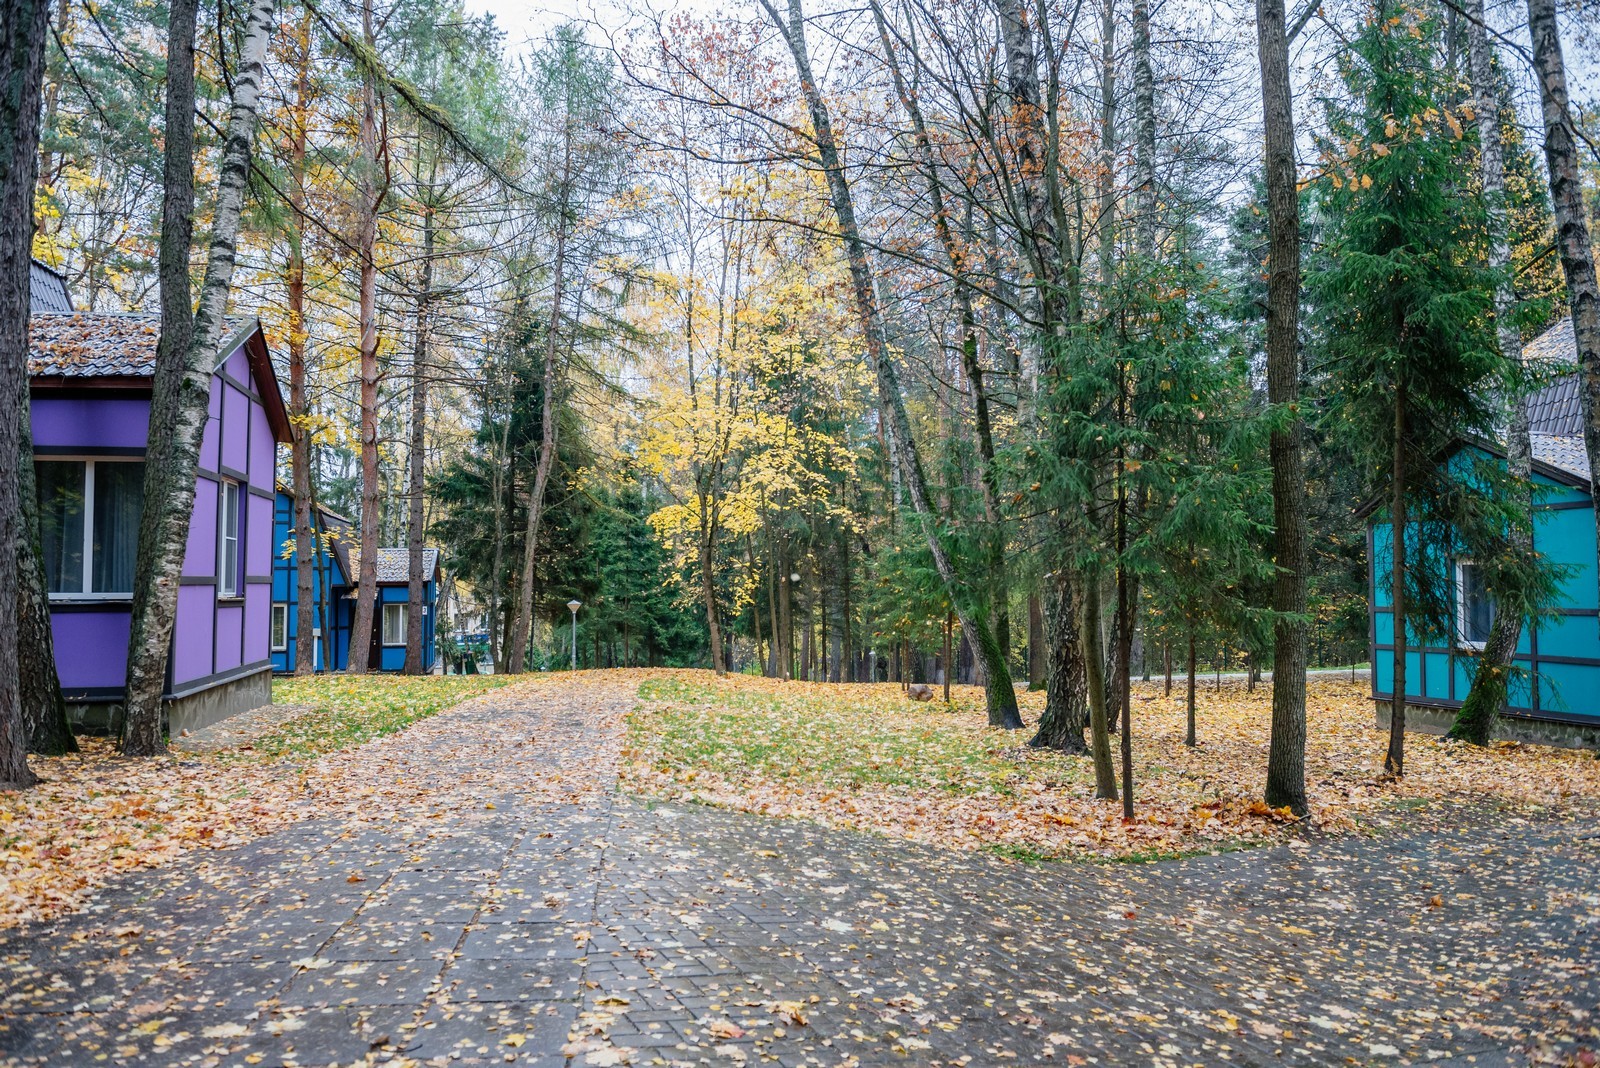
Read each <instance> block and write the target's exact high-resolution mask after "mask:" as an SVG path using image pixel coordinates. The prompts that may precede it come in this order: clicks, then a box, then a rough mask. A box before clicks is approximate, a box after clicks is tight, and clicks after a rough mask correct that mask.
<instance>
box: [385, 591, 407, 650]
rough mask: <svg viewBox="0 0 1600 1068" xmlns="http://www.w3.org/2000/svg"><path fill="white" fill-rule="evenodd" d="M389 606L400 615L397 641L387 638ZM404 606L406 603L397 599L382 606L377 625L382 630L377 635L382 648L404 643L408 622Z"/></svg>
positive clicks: (392, 647)
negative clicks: (398, 638)
mask: <svg viewBox="0 0 1600 1068" xmlns="http://www.w3.org/2000/svg"><path fill="white" fill-rule="evenodd" d="M391 608H393V609H394V610H395V614H396V615H398V616H399V617H400V640H399V641H397V642H392V641H390V640H389V609H391ZM406 608H407V606H406V605H403V604H401V603H400V602H398V601H391V602H389V603H388V604H385V605H384V606H383V612H382V614H381V617H380V619H379V621H378V626H379V627H380V628H381V631H382V633H381V634H380V635H379V640H380V641H381V642H382V644H383V646H384V648H386V649H394V648H397V647H399V646H403V645H405V643H406V623H407V622H408V621H407V619H406Z"/></svg>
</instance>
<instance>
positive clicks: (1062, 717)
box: [1028, 571, 1089, 754]
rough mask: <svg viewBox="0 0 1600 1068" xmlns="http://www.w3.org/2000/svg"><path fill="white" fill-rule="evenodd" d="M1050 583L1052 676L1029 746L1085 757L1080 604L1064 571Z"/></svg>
mask: <svg viewBox="0 0 1600 1068" xmlns="http://www.w3.org/2000/svg"><path fill="white" fill-rule="evenodd" d="M1050 582H1051V592H1050V611H1049V613H1048V614H1047V615H1046V629H1047V640H1048V643H1049V650H1048V660H1049V665H1050V673H1049V676H1048V684H1047V685H1046V687H1045V698H1044V714H1043V715H1041V716H1040V717H1039V729H1038V731H1037V732H1036V733H1035V734H1034V736H1033V738H1032V739H1030V740H1029V742H1028V744H1029V745H1030V746H1032V747H1033V748H1035V749H1059V750H1061V751H1062V752H1063V753H1074V754H1083V753H1087V752H1088V751H1089V746H1088V744H1087V743H1086V742H1085V741H1084V739H1083V730H1084V727H1086V726H1087V725H1088V723H1089V694H1088V687H1087V685H1086V684H1085V672H1084V664H1083V647H1082V645H1081V643H1080V642H1079V640H1078V604H1077V599H1076V598H1075V597H1073V595H1072V582H1071V579H1070V578H1069V577H1068V576H1067V574H1066V573H1065V571H1061V572H1057V573H1056V574H1055V575H1052V576H1050Z"/></svg>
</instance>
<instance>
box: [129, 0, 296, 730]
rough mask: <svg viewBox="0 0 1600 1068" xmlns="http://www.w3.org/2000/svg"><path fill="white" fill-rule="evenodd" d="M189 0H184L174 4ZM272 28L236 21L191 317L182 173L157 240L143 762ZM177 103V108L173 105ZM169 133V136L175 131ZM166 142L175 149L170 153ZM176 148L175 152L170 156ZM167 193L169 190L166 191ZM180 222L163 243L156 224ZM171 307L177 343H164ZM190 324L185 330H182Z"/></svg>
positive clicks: (175, 120) (188, 101)
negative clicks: (233, 65)
mask: <svg viewBox="0 0 1600 1068" xmlns="http://www.w3.org/2000/svg"><path fill="white" fill-rule="evenodd" d="M179 2H180V3H187V2H188V0H179ZM186 21H187V23H188V26H187V29H184V28H183V27H181V26H180V27H177V28H176V29H175V30H174V31H173V32H174V34H175V35H176V36H177V37H178V38H179V40H178V41H177V44H178V45H179V51H178V55H179V57H180V59H179V60H178V64H177V65H178V67H179V68H180V70H179V72H178V75H177V79H176V81H177V84H176V85H174V84H173V80H172V73H171V67H170V63H171V59H170V57H169V83H168V96H169V99H168V101H167V111H168V136H167V152H168V155H167V161H166V162H167V176H168V179H169V180H171V179H172V177H173V171H174V169H175V165H178V164H181V165H182V167H183V168H184V169H185V170H187V169H189V168H190V167H192V161H193V155H194V118H193V111H194V69H193V44H194V13H193V10H192V9H191V10H190V11H189V12H188V14H187V16H186ZM272 27H273V10H272V2H271V0H254V2H253V3H252V4H251V6H250V10H249V14H248V15H247V16H246V23H245V36H244V45H243V48H242V49H241V50H240V55H239V69H238V71H237V72H236V74H235V76H234V82H233V106H232V110H231V111H230V113H229V116H228V129H227V136H226V138H225V139H224V141H223V147H222V162H221V166H220V168H219V170H218V173H217V208H216V218H215V221H214V223H213V225H212V231H211V245H210V249H209V252H208V255H207V258H206V272H205V277H204V279H203V280H202V282H201V284H200V303H199V307H198V309H197V310H196V311H195V313H194V316H193V319H192V320H190V319H189V315H188V310H189V303H188V302H189V290H188V278H189V273H188V245H189V242H190V237H191V228H192V219H191V218H190V215H191V213H192V212H193V202H194V195H193V182H192V178H191V177H190V176H189V175H188V174H185V175H184V178H183V180H182V182H181V188H180V189H179V190H178V196H177V197H175V198H174V200H173V201H171V202H169V203H168V204H167V205H166V206H167V207H168V208H169V209H170V210H171V211H172V212H173V214H172V215H166V216H165V221H164V223H163V233H162V248H161V255H162V271H161V273H162V279H161V281H162V330H161V333H162V336H161V342H160V345H159V346H158V348H157V354H156V368H155V380H154V382H153V383H152V386H151V397H150V437H149V445H148V448H147V450H146V453H145V481H144V513H143V516H142V518H141V521H140V526H139V555H138V568H137V573H136V575H135V578H134V590H133V621H132V626H131V630H130V633H129V637H128V680H127V697H126V702H127V703H126V706H125V713H124V719H123V729H124V734H123V751H124V752H126V753H128V754H130V755H134V756H150V755H153V754H156V753H161V752H164V751H165V750H166V740H165V739H164V738H163V737H162V723H161V718H162V716H161V713H162V706H161V695H162V690H163V689H164V688H165V683H166V675H167V658H168V654H169V653H170V651H171V648H172V637H173V636H172V631H173V623H174V621H175V618H176V616H177V607H178V579H179V575H181V574H182V572H183V555H184V550H185V549H186V548H187V547H188V542H189V524H190V522H191V521H192V520H193V518H194V494H195V477H196V472H197V470H198V468H199V462H200V437H201V435H202V434H203V433H204V431H205V427H206V417H207V412H208V410H209V406H210V397H211V376H212V373H213V371H214V370H215V364H216V357H217V346H218V344H219V343H220V342H221V340H222V334H223V328H224V319H223V317H224V315H225V313H226V312H227V307H228V293H229V290H230V288H231V286H232V284H233V268H234V256H235V246H234V243H235V241H236V240H237V239H238V236H239V220H240V215H241V214H242V212H243V210H244V196H245V187H246V185H247V184H248V182H249V178H250V150H251V143H252V141H253V140H254V138H255V128H256V101H257V98H258V96H259V95H260V92H261V80H262V74H263V71H264V69H265V60H266V54H267V42H268V40H269V39H270V37H271V34H272ZM179 108H181V111H180V110H179ZM175 127H176V129H174V128H175ZM175 143H176V147H175ZM174 152H176V154H177V155H176V157H175V156H174ZM171 192H172V190H168V193H169V194H170V193H171ZM176 215H181V216H182V221H181V224H180V225H179V226H178V227H177V229H176V231H175V232H174V234H173V237H172V240H171V241H170V242H169V240H168V236H167V233H166V222H167V221H175V216H176ZM169 309H170V310H172V311H173V312H175V313H177V314H175V321H176V322H177V323H178V330H179V333H180V334H184V333H186V336H185V337H184V338H183V340H184V342H185V344H183V346H182V347H179V344H178V340H179V339H178V338H176V337H175V338H172V339H171V340H169V339H168V337H167V313H168V311H169ZM186 324H187V325H189V326H190V329H189V330H188V331H187V332H185V331H184V330H183V327H184V325H186Z"/></svg>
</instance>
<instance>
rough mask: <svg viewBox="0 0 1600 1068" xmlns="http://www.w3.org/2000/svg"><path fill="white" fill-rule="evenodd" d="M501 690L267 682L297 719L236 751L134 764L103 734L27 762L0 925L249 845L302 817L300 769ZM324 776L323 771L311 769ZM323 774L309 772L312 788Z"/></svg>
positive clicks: (366, 681) (11, 809)
mask: <svg viewBox="0 0 1600 1068" xmlns="http://www.w3.org/2000/svg"><path fill="white" fill-rule="evenodd" d="M509 681H511V680H510V679H509V678H504V677H501V678H496V677H494V676H465V677H444V676H422V677H412V678H405V677H401V676H388V675H374V676H366V677H362V678H357V677H351V676H340V675H335V676H322V677H316V678H311V679H290V680H278V681H276V682H275V683H274V684H273V700H274V703H275V704H279V705H299V706H304V708H305V711H304V712H303V713H302V714H300V715H298V716H296V717H294V718H292V719H289V720H286V721H284V722H282V723H281V724H280V725H279V726H278V727H277V728H276V729H273V730H271V731H270V732H268V733H266V734H264V735H262V736H260V737H257V738H255V739H254V740H253V741H251V742H250V743H247V744H246V745H244V746H240V747H235V748H233V749H224V750H219V751H216V752H208V753H191V752H181V751H175V752H174V753H173V754H172V755H170V756H167V757H160V758H155V759H145V760H131V759H126V758H123V757H120V756H118V755H117V752H116V746H115V744H114V742H113V741H112V740H111V739H108V738H81V739H79V744H80V745H81V746H82V751H81V752H79V753H77V754H74V755H70V756H64V757H53V758H40V757H34V758H32V760H31V761H30V763H31V764H32V766H33V769H34V771H35V773H36V774H37V775H38V776H39V779H40V784H39V785H38V786H37V787H35V788H34V789H31V790H27V791H23V792H21V793H8V794H0V928H5V927H12V926H15V925H17V924H19V923H23V922H26V921H30V920H37V919H42V918H45V917H49V916H52V915H56V914H58V913H61V912H66V911H70V910H71V909H73V908H76V907H77V906H78V905H80V904H81V903H82V902H83V900H84V899H85V897H86V896H87V895H88V894H89V893H91V892H92V891H93V890H94V889H95V888H96V887H97V886H99V885H101V884H103V883H104V882H105V881H106V880H107V879H108V878H110V877H111V876H113V875H116V874H118V873H120V872H124V871H128V870H131V869H134V868H150V867H159V866H161V865H164V864H167V863H170V862H171V861H172V860H173V859H174V858H176V857H179V856H181V855H182V854H184V853H185V852H186V851H188V850H191V849H197V848H210V849H218V848H224V847H227V846H231V845H237V844H240V843H242V842H246V841H249V840H250V839H253V838H256V837H258V836H260V835H262V834H266V833H268V832H270V831H273V830H276V829H278V828H279V827H281V826H283V825H284V824H286V823H289V822H293V821H295V820H298V819H302V818H304V817H306V816H307V815H311V814H313V812H314V810H315V808H316V805H315V804H313V803H311V800H310V799H311V798H312V797H313V796H315V793H316V791H314V790H313V784H312V783H311V782H310V781H308V771H309V766H308V761H311V760H314V759H315V758H316V757H318V756H321V755H323V754H329V753H334V752H336V751H339V750H343V749H347V748H349V747H351V746H356V745H360V744H361V743H363V742H366V741H369V740H371V739H373V738H376V737H379V736H381V735H384V734H389V733H392V732H394V731H398V730H400V729H402V728H404V727H406V726H408V725H409V724H411V723H414V722H416V721H417V720H419V719H422V718H424V717H427V716H432V715H434V714H435V713H438V712H440V711H442V710H444V709H446V708H449V707H451V706H452V705H456V704H459V703H460V702H462V701H465V700H467V699H469V698H471V697H474V696H477V695H479V694H482V693H484V692H486V691H488V690H491V689H495V688H498V687H500V686H503V685H505V684H506V683H507V682H509ZM319 770H325V771H331V770H332V769H319ZM320 777H321V776H320V775H319V778H320Z"/></svg>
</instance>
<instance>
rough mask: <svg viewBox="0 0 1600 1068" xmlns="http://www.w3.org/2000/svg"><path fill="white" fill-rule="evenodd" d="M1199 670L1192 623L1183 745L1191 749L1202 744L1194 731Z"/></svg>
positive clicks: (1190, 628)
mask: <svg viewBox="0 0 1600 1068" xmlns="http://www.w3.org/2000/svg"><path fill="white" fill-rule="evenodd" d="M1199 669H1200V662H1199V660H1198V659H1196V657H1195V651H1194V624H1192V623H1191V624H1190V625H1189V677H1188V678H1187V679H1185V680H1184V681H1185V682H1186V683H1187V684H1188V685H1187V686H1186V687H1185V691H1186V692H1185V693H1184V699H1183V704H1184V715H1185V718H1186V721H1187V722H1186V724H1185V730H1184V735H1183V744H1184V745H1187V746H1189V747H1191V748H1193V747H1194V746H1196V745H1198V744H1200V743H1199V740H1198V739H1196V738H1195V731H1194V705H1195V700H1194V692H1195V672H1197V671H1198V670H1199Z"/></svg>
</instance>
